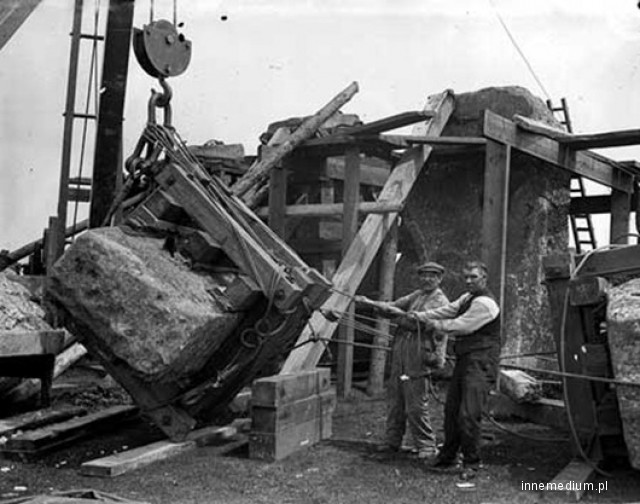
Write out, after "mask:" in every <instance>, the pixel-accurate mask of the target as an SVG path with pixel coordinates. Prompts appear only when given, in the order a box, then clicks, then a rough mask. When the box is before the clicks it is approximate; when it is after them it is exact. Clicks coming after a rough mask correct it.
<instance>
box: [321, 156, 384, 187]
mask: <svg viewBox="0 0 640 504" xmlns="http://www.w3.org/2000/svg"><path fill="white" fill-rule="evenodd" d="M344 170H345V163H344V158H342V157H330V158H327V160H326V165H325V173H324V175H325V176H326V177H328V178H330V179H336V180H344V177H345V175H344ZM390 173H391V166H390V164H387V166H379V165H377V164H372V162H371V161H369V160H367V159H366V158H365V159H362V160H361V161H360V184H361V185H372V186H375V187H383V186H384V184H385V182H386V181H387V179H388V178H389V174H390Z"/></svg>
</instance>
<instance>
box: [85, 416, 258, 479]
mask: <svg viewBox="0 0 640 504" xmlns="http://www.w3.org/2000/svg"><path fill="white" fill-rule="evenodd" d="M242 423H244V421H243V420H234V421H233V422H232V423H231V424H230V425H225V426H215V425H212V426H209V427H203V428H202V429H198V430H195V431H193V432H190V433H189V434H188V435H187V439H186V440H185V441H182V442H176V443H174V442H171V441H168V440H162V441H157V442H155V443H151V444H148V445H145V446H140V447H138V448H133V449H131V450H127V451H123V452H120V453H116V454H114V455H109V456H107V457H102V458H99V459H94V460H90V461H88V462H83V463H82V465H81V466H80V474H82V475H84V476H97V477H102V478H113V477H115V476H120V475H121V474H125V473H128V472H131V471H134V470H136V469H139V468H141V467H146V466H148V465H151V464H154V463H156V462H159V461H161V460H165V459H168V458H172V457H175V456H177V455H179V454H181V453H184V452H186V451H191V450H193V449H195V448H197V447H199V446H206V445H209V444H213V443H216V442H217V443H219V442H221V441H222V442H224V441H226V443H225V444H222V445H221V446H220V448H223V447H228V448H229V449H233V448H236V447H237V446H238V445H237V444H236V442H235V441H236V439H237V436H238V431H239V430H240V426H241V424H242ZM244 442H246V440H244ZM225 451H226V450H225ZM207 454H208V455H210V454H211V453H209V451H207ZM215 454H216V455H220V454H221V453H220V451H216V452H215Z"/></svg>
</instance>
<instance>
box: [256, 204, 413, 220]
mask: <svg viewBox="0 0 640 504" xmlns="http://www.w3.org/2000/svg"><path fill="white" fill-rule="evenodd" d="M402 209H403V205H401V204H399V203H395V202H387V201H383V202H380V203H379V202H377V201H361V202H359V203H358V205H357V210H358V212H359V213H362V214H386V213H398V212H401V211H402ZM344 212H345V207H344V205H343V204H342V203H315V204H309V205H289V206H287V207H285V215H286V216H287V217H316V218H321V217H338V216H342V215H344ZM256 214H257V215H258V216H260V217H262V218H266V217H268V216H269V209H268V208H265V207H263V208H260V209H258V210H257V211H256ZM340 220H342V219H340Z"/></svg>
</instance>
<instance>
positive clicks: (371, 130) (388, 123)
mask: <svg viewBox="0 0 640 504" xmlns="http://www.w3.org/2000/svg"><path fill="white" fill-rule="evenodd" d="M432 117H433V112H432V111H430V110H418V111H414V112H401V113H400V114H396V115H392V116H389V117H385V118H383V119H378V120H377V121H371V122H369V123H366V124H362V125H360V126H352V127H350V128H340V129H339V130H338V131H339V135H347V136H348V135H374V134H377V133H382V132H383V131H390V130H394V129H397V128H402V127H404V126H409V125H411V124H415V123H417V122H423V121H426V120H428V119H431V118H432Z"/></svg>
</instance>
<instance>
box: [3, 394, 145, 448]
mask: <svg viewBox="0 0 640 504" xmlns="http://www.w3.org/2000/svg"><path fill="white" fill-rule="evenodd" d="M137 411H138V408H136V407H135V406H113V407H111V408H107V409H105V410H103V411H99V412H97V413H92V414H89V415H85V416H82V417H76V418H72V419H69V420H66V421H64V422H61V423H57V424H53V425H48V426H45V427H41V428H39V429H35V430H32V431H27V432H23V433H22V434H18V435H14V436H12V437H11V438H9V439H8V440H7V442H6V443H5V444H4V445H3V446H2V449H1V450H0V453H2V454H3V455H5V456H9V457H12V456H16V455H17V456H27V457H29V456H35V455H40V454H42V453H44V452H46V451H49V450H52V449H54V448H58V447H60V446H63V445H66V444H69V443H71V442H73V441H76V440H78V439H81V438H83V437H86V436H88V435H90V434H92V433H94V432H96V431H99V430H103V429H106V428H112V427H113V426H114V425H116V424H117V423H118V422H121V421H123V420H126V419H129V418H131V417H132V416H133V415H135V414H136V413H137Z"/></svg>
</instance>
